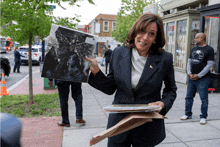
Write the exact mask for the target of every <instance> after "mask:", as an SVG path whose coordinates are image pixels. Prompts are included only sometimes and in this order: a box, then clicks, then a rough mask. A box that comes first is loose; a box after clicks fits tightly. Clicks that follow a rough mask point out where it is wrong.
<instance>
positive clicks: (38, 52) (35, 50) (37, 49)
mask: <svg viewBox="0 0 220 147" xmlns="http://www.w3.org/2000/svg"><path fill="white" fill-rule="evenodd" d="M28 49H29V47H28V46H21V47H20V48H19V52H20V53H21V54H22V55H23V56H25V57H21V63H25V64H28V54H29V53H28ZM31 57H32V64H38V65H39V64H40V62H41V59H42V46H41V45H35V46H32V56H31Z"/></svg>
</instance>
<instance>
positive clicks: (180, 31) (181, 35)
mask: <svg viewBox="0 0 220 147" xmlns="http://www.w3.org/2000/svg"><path fill="white" fill-rule="evenodd" d="M186 29H187V20H180V21H178V22H177V47H176V50H175V59H174V63H175V67H179V68H185V63H186V47H187V46H186V45H187V44H186V38H187V37H186Z"/></svg>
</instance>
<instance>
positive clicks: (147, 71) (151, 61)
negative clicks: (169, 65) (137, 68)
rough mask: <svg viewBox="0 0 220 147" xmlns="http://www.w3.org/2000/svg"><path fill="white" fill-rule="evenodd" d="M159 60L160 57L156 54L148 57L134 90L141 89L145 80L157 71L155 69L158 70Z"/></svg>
mask: <svg viewBox="0 0 220 147" xmlns="http://www.w3.org/2000/svg"><path fill="white" fill-rule="evenodd" d="M160 60H161V59H160V57H158V55H157V54H155V55H148V58H147V61H146V64H145V66H144V69H143V72H142V74H141V77H140V80H139V82H138V85H137V86H136V88H135V90H137V89H139V88H141V87H142V86H143V85H144V84H145V83H146V82H147V80H148V79H149V78H150V77H151V76H152V75H153V74H154V73H155V72H156V71H157V69H158V68H159V65H158V64H157V62H159V61H160Z"/></svg>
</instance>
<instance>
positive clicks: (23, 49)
mask: <svg viewBox="0 0 220 147" xmlns="http://www.w3.org/2000/svg"><path fill="white" fill-rule="evenodd" d="M19 51H23V52H28V48H20V49H19Z"/></svg>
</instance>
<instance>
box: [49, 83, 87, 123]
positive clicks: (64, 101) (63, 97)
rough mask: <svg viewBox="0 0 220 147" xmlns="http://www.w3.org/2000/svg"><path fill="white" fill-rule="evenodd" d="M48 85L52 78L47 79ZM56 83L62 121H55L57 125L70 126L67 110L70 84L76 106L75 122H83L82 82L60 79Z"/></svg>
mask: <svg viewBox="0 0 220 147" xmlns="http://www.w3.org/2000/svg"><path fill="white" fill-rule="evenodd" d="M49 85H50V86H52V79H49ZM56 85H57V87H58V93H59V98H60V108H61V115H62V121H60V122H57V124H58V126H64V127H70V121H69V112H68V100H69V92H70V86H71V94H72V98H73V100H74V101H75V107H76V124H85V123H86V121H85V120H83V108H82V102H83V96H82V88H81V87H82V83H76V82H70V81H61V80H57V81H56Z"/></svg>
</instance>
